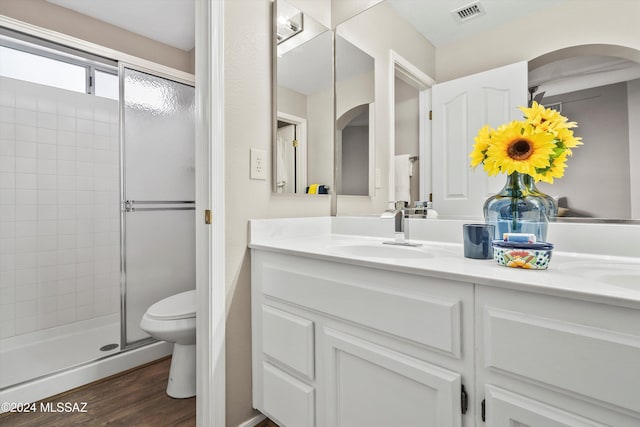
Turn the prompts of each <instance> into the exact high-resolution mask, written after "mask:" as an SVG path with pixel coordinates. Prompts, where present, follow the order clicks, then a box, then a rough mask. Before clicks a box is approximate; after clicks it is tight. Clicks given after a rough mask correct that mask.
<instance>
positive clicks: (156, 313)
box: [147, 289, 196, 320]
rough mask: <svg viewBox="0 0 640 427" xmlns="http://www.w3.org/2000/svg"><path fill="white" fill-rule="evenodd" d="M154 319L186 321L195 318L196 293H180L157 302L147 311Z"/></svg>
mask: <svg viewBox="0 0 640 427" xmlns="http://www.w3.org/2000/svg"><path fill="white" fill-rule="evenodd" d="M147 316H149V317H151V318H154V319H164V320H172V319H188V318H190V317H196V291H195V289H194V290H192V291H187V292H182V293H179V294H176V295H172V296H170V297H168V298H165V299H163V300H160V301H158V302H157V303H155V304H153V305H152V306H151V307H149V309H148V310H147Z"/></svg>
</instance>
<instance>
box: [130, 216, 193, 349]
mask: <svg viewBox="0 0 640 427" xmlns="http://www.w3.org/2000/svg"><path fill="white" fill-rule="evenodd" d="M194 215H195V214H194V211H139V212H138V211H137V212H131V213H127V214H126V219H127V225H126V236H125V237H126V239H125V241H126V246H125V250H126V263H127V265H126V267H127V272H126V279H127V299H126V316H127V324H126V331H127V332H126V342H127V343H132V342H134V341H137V340H140V339H142V338H146V337H148V335H147V333H146V332H144V331H143V330H141V329H140V319H142V315H143V314H144V313H145V311H147V309H148V308H149V306H151V305H152V304H153V303H155V302H157V301H160V300H161V299H163V298H166V297H168V296H171V295H175V294H177V293H180V292H184V291H188V290H190V289H195V287H196V277H195V272H196V256H195V238H194V236H195V220H194Z"/></svg>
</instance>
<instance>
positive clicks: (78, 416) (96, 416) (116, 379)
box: [0, 358, 196, 427]
mask: <svg viewBox="0 0 640 427" xmlns="http://www.w3.org/2000/svg"><path fill="white" fill-rule="evenodd" d="M170 363H171V359H170V358H165V359H161V360H159V361H156V362H152V363H150V364H147V365H144V366H142V367H140V368H136V369H133V370H130V371H127V372H125V373H123V374H119V375H117V376H113V377H109V378H107V379H104V380H100V381H97V382H95V383H91V384H88V385H86V386H83V387H80V388H77V389H74V390H71V391H69V392H66V393H63V394H60V395H57V396H54V397H52V398H48V399H45V400H43V401H42V402H37V403H36V404H35V405H36V412H32V413H5V414H2V415H0V426H1V427H66V426H83V427H84V426H86V427H94V426H105V425H108V426H124V427H146V426H149V427H165V426H167V427H168V426H171V427H187V426H195V425H196V398H195V397H192V398H190V399H173V398H171V397H169V396H167V393H166V388H167V380H168V377H169V365H170ZM85 403H86V405H85ZM83 407H84V408H83ZM82 409H84V411H86V412H79V411H80V410H82ZM54 411H60V412H54ZM72 411H75V412H72Z"/></svg>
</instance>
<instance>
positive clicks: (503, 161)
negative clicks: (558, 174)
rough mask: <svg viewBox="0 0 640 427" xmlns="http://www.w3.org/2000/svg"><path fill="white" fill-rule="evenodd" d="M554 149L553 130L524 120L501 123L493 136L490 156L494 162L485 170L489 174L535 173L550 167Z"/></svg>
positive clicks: (486, 165) (489, 163) (488, 164)
mask: <svg viewBox="0 0 640 427" xmlns="http://www.w3.org/2000/svg"><path fill="white" fill-rule="evenodd" d="M554 148H556V145H555V143H554V135H553V133H550V132H540V131H537V130H536V129H535V128H534V127H533V126H531V125H528V124H526V123H524V122H520V121H513V122H511V123H509V124H507V125H503V126H500V127H499V128H498V129H497V130H496V131H495V133H494V134H493V135H492V137H491V145H490V146H489V148H488V149H487V157H488V159H490V160H493V162H494V164H491V162H485V170H486V171H487V173H488V174H489V175H495V174H496V173H498V172H502V173H506V174H509V175H510V174H512V173H513V172H520V173H524V174H529V175H532V176H533V175H534V174H535V173H536V169H546V168H548V167H549V163H550V158H551V156H552V155H553V154H554V151H553V150H554Z"/></svg>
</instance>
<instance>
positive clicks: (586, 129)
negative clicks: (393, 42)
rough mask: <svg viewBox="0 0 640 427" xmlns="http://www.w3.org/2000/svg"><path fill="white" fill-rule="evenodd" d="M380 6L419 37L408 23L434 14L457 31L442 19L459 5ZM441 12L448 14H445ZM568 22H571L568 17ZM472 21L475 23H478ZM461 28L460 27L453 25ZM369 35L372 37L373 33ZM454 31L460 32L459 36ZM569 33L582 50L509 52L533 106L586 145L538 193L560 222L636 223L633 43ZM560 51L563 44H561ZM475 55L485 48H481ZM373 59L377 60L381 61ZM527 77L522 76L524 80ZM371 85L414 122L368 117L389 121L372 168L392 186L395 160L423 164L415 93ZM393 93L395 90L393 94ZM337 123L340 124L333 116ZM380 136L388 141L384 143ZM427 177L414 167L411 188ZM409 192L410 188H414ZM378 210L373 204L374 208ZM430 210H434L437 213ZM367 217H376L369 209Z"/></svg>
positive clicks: (637, 87)
mask: <svg viewBox="0 0 640 427" xmlns="http://www.w3.org/2000/svg"><path fill="white" fill-rule="evenodd" d="M384 3H386V4H387V5H389V6H390V7H391V9H392V13H388V14H387V16H389V22H391V19H394V20H396V19H397V16H399V17H400V18H401V19H404V22H405V24H406V26H411V27H412V28H415V29H416V31H420V29H419V28H418V27H417V25H418V24H416V25H414V24H413V23H412V22H416V21H422V22H425V21H426V20H427V17H428V16H429V15H435V14H436V11H438V10H441V11H442V12H444V13H446V16H445V15H443V18H441V21H442V22H443V23H444V22H445V21H447V20H452V23H453V25H458V24H456V23H455V22H453V18H452V17H450V16H448V15H449V12H450V10H453V9H455V4H457V5H458V6H460V4H458V3H464V2H455V1H453V0H451V1H440V0H438V1H435V0H425V1H423V2H415V1H413V0H386V1H385V2H384ZM454 3H455V4H454ZM505 3H506V2H505ZM570 3H572V2H571V1H562V0H549V1H548V2H546V3H544V4H542V3H540V4H537V3H536V4H533V3H532V2H521V3H520V2H518V4H519V5H520V6H526V7H533V8H537V10H535V11H531V13H542V12H543V9H544V8H550V7H554V8H557V7H560V9H554V11H557V12H559V13H560V14H562V13H566V14H568V15H569V14H570V7H568V5H569V4H570ZM563 5H564V6H563ZM376 7H377V6H376ZM592 7H602V8H603V10H604V9H606V8H607V6H606V5H604V4H603V5H602V6H597V5H594V6H592ZM446 8H448V9H447V10H444V9H446ZM391 9H390V10H391ZM449 9H450V10H449ZM489 14H491V11H490V10H489V8H488V9H487V15H489ZM607 16H609V17H611V16H613V15H612V14H611V13H610V14H608V15H607ZM571 18H572V19H574V17H573V16H572V17H571ZM607 19H608V21H607V22H606V23H605V24H606V25H605V26H606V28H608V29H609V30H610V31H611V32H612V33H613V34H614V36H609V33H606V32H603V33H602V34H603V36H606V37H608V39H607V40H611V39H615V34H617V33H616V31H615V30H614V28H616V26H615V24H614V23H613V22H611V21H612V19H611V18H607ZM478 22H480V21H479V20H478ZM433 25H434V24H432V26H433ZM377 28H381V27H377ZM460 28H462V27H461V26H460ZM494 28H496V27H494ZM490 31H492V30H488V31H487V33H489V32H490ZM576 31H578V32H580V31H582V32H584V34H583V33H576ZM374 32H375V31H373V30H372V33H374ZM459 32H460V33H463V31H462V29H460V30H459ZM479 34H482V33H479ZM563 34H564V33H563ZM571 34H572V40H575V44H579V42H580V41H581V40H584V41H587V40H588V43H589V45H588V46H576V47H575V48H574V49H570V48H566V49H562V50H559V51H554V52H549V51H550V50H551V49H549V51H547V52H548V53H544V51H542V53H543V55H542V56H539V55H540V53H541V50H540V49H539V48H536V47H533V45H528V44H527V43H528V41H527V40H518V43H519V44H520V45H521V47H522V48H521V52H531V54H530V55H529V56H528V57H526V58H517V56H516V55H513V53H511V55H512V56H513V57H515V59H512V60H511V62H517V61H518V60H521V59H525V60H528V61H530V62H529V75H528V80H529V84H528V86H529V87H530V88H531V90H532V91H533V95H534V96H541V95H542V92H545V93H544V95H543V97H542V98H538V99H540V100H541V102H542V103H543V104H546V105H549V106H553V107H554V108H556V109H561V111H562V113H563V114H564V115H566V116H567V117H569V119H570V120H572V121H576V122H578V125H579V126H578V128H577V129H576V130H575V133H576V135H578V136H581V137H582V138H583V140H584V141H585V145H584V146H582V147H580V148H578V149H576V150H574V155H573V157H572V158H571V159H570V160H569V162H568V168H567V170H566V173H565V176H564V177H563V178H561V179H558V180H556V182H555V183H554V184H552V185H545V184H540V185H539V186H538V187H539V188H540V189H541V190H542V191H544V192H545V193H547V194H549V195H551V196H554V197H556V198H557V200H558V201H559V206H560V215H561V216H562V217H564V218H568V220H572V221H574V220H575V221H586V222H589V221H594V222H597V221H601V220H630V219H634V220H638V219H640V166H638V165H640V120H639V119H638V118H639V117H640V47H639V46H640V43H638V42H634V41H632V40H631V38H629V37H628V34H627V37H626V39H625V38H624V37H622V36H620V37H618V39H619V40H620V41H621V44H622V45H613V44H611V45H604V44H602V45H597V44H594V38H593V34H592V32H590V30H589V28H588V27H579V30H572V33H571ZM555 35H556V33H554V37H555ZM574 36H575V37H574ZM489 37H490V36H489V35H487V36H486V38H487V39H489ZM550 37H551V36H550ZM562 37H564V36H562V35H560V36H559V37H557V42H556V45H557V46H559V47H562V46H563V43H565V40H563V39H562ZM567 37H568V36H567ZM565 38H566V37H565ZM483 40H484V39H483ZM630 40H631V41H630ZM374 42H375V43H377V44H379V45H380V46H381V49H380V50H382V46H384V47H385V48H386V52H387V53H388V52H389V48H388V47H387V46H388V45H385V43H386V41H385V40H380V38H379V37H378V38H376V35H375V34H373V35H372V37H371V40H370V43H374ZM530 42H531V43H536V40H533V39H531V41H530ZM604 42H605V41H603V43H604ZM432 43H433V47H434V52H437V51H438V50H439V49H441V48H442V49H443V50H444V49H445V48H446V45H443V44H442V43H443V41H442V40H437V39H436V38H434V39H433V41H432ZM625 43H626V44H625ZM471 45H473V43H472V42H469V43H467V44H466V45H465V47H466V48H471ZM553 45H554V44H553V43H548V46H553ZM564 46H567V45H566V44H565V45H564ZM482 48H483V49H486V47H484V46H483V47H482ZM594 49H595V50H594ZM367 50H368V51H374V50H375V47H372V45H370V44H368V45H367ZM406 52H407V50H405V52H404V54H407V53H406ZM535 52H537V54H536V53H535ZM376 54H377V53H376ZM496 55H500V53H499V52H498V53H496ZM374 56H375V55H374ZM436 56H437V57H438V59H440V58H441V55H435V54H434V55H433V59H434V61H435V57H436ZM375 57H376V61H377V60H378V59H379V58H380V57H381V56H375ZM410 59H411V58H410ZM465 61H466V62H467V63H469V62H478V64H482V63H484V62H483V59H482V58H481V55H480V54H479V56H477V57H473V56H472V57H465ZM496 62H497V61H496ZM507 63H509V62H505V63H502V64H499V65H506V64H507ZM415 65H416V66H419V67H418V68H420V69H421V70H423V71H426V69H425V67H424V66H423V65H424V64H417V63H416V64H415ZM496 66H497V65H496ZM437 68H438V70H441V68H445V69H446V68H447V67H446V66H444V67H443V66H442V64H438V67H437ZM458 68H460V67H458ZM463 68H465V67H463ZM466 68H468V69H470V70H474V71H473V72H470V73H469V74H473V73H474V72H478V71H484V70H486V69H488V68H490V67H485V68H482V65H477V66H476V65H473V66H467V67H466ZM377 70H378V69H377ZM525 73H526V71H525ZM427 74H428V75H429V76H432V77H435V78H436V80H437V77H438V75H437V74H436V73H430V72H428V71H427ZM458 75H462V74H458ZM526 78H527V76H525V79H526ZM375 79H376V85H375V87H376V88H381V87H382V88H384V90H385V93H382V92H380V93H376V103H384V104H390V103H392V102H395V103H396V107H395V108H396V110H397V111H400V110H401V108H404V106H410V108H411V109H412V112H411V113H410V114H411V116H412V117H414V119H412V122H411V123H410V126H408V127H407V126H406V125H407V124H406V123H404V124H403V123H400V122H399V121H398V119H397V117H396V118H395V120H396V122H397V123H392V122H393V121H394V117H393V115H391V116H384V117H382V116H381V115H378V116H377V117H376V118H375V120H376V121H380V120H384V121H386V122H389V123H385V125H384V126H388V127H389V128H390V129H389V133H388V134H385V135H377V139H378V141H377V144H378V145H380V144H387V142H386V141H387V140H388V139H392V138H395V143H392V144H391V146H390V150H388V151H387V153H388V154H386V156H388V158H387V159H385V160H382V159H378V160H377V164H378V165H380V164H381V165H384V164H385V163H386V164H388V165H389V167H388V169H387V170H385V169H384V168H383V169H382V172H383V176H382V180H383V181H384V180H385V179H387V178H389V179H390V180H391V182H393V178H391V177H393V175H394V169H395V161H396V159H395V158H394V157H396V156H400V155H409V157H422V156H420V155H419V153H420V152H421V150H423V149H424V147H423V146H421V145H420V146H419V147H418V149H416V147H415V141H416V132H418V133H419V132H420V131H419V127H417V126H418V125H417V124H416V120H415V117H416V111H417V107H416V93H415V88H411V87H408V86H406V85H404V82H402V81H400V80H397V79H396V80H395V88H394V89H392V88H391V86H392V85H394V83H390V82H394V80H393V77H392V76H391V75H389V74H387V75H376V76H375ZM378 79H383V83H382V84H381V83H380V82H379V81H378ZM444 80H450V79H444ZM435 83H436V84H437V83H438V82H437V81H436V82H435ZM533 88H536V89H533ZM393 90H395V93H394V92H393ZM391 95H395V99H390V97H391ZM524 98H525V99H527V98H529V94H525V95H524ZM380 108H382V107H380V106H376V109H377V110H378V111H380ZM385 108H386V107H385ZM418 108H419V107H418ZM514 109H515V106H514ZM338 118H340V117H339V116H338ZM396 125H397V126H396ZM339 126H341V124H340V121H338V127H339ZM380 126H381V125H380V124H379V123H376V128H380ZM384 126H383V128H384ZM402 126H404V127H402ZM425 128H426V127H425ZM385 130H386V129H385ZM476 132H477V129H474V130H473V131H471V130H470V131H469V133H470V137H469V138H467V139H469V147H471V145H472V144H473V136H475V133H476ZM387 135H391V136H390V137H389V138H387ZM407 141H412V144H414V145H412V146H411V147H406V148H405V147H403V144H404V143H405V142H407ZM431 144H432V145H433V144H438V141H435V140H433V141H431ZM469 151H470V149H469V150H468V151H467V150H461V152H460V156H459V157H458V158H459V163H460V165H459V166H458V167H459V168H468V158H467V155H468V152H469ZM378 153H379V152H378ZM403 161H404V160H403ZM338 168H339V166H338ZM432 170H433V164H431V163H426V164H425V163H420V167H419V168H415V167H414V168H413V171H412V172H413V173H414V174H415V173H417V174H419V175H420V176H421V178H420V179H419V184H417V185H416V186H417V187H418V188H420V186H421V184H422V183H427V187H428V186H429V185H430V182H431V181H433V177H432V175H431V174H432ZM412 187H415V186H413V183H412ZM394 190H395V188H394V186H393V185H391V184H390V185H389V186H388V187H385V186H383V188H381V189H378V190H377V191H378V192H384V194H383V195H381V196H380V197H381V198H384V199H386V200H394V198H395V196H396V194H395V191H394ZM411 190H413V191H412V193H414V194H410V195H409V196H408V197H410V198H411V200H414V199H415V198H416V197H418V198H424V197H425V192H424V191H423V192H422V194H420V192H419V190H417V189H415V188H411ZM411 190H410V191H411ZM416 190H417V191H416ZM434 191H435V189H434ZM426 194H428V193H426ZM339 202H342V200H340V199H339ZM377 207H378V205H376V206H375V207H374V208H377ZM434 207H435V208H436V209H437V208H438V207H437V206H434ZM476 212H477V211H476ZM476 212H474V213H473V216H475V215H477V213H476ZM368 213H376V212H375V210H374V209H371V211H370V212H368ZM464 216H465V213H460V215H458V217H464ZM470 216H472V214H470V213H467V215H466V217H467V218H468V217H470ZM441 217H442V215H441ZM478 219H479V218H478Z"/></svg>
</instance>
